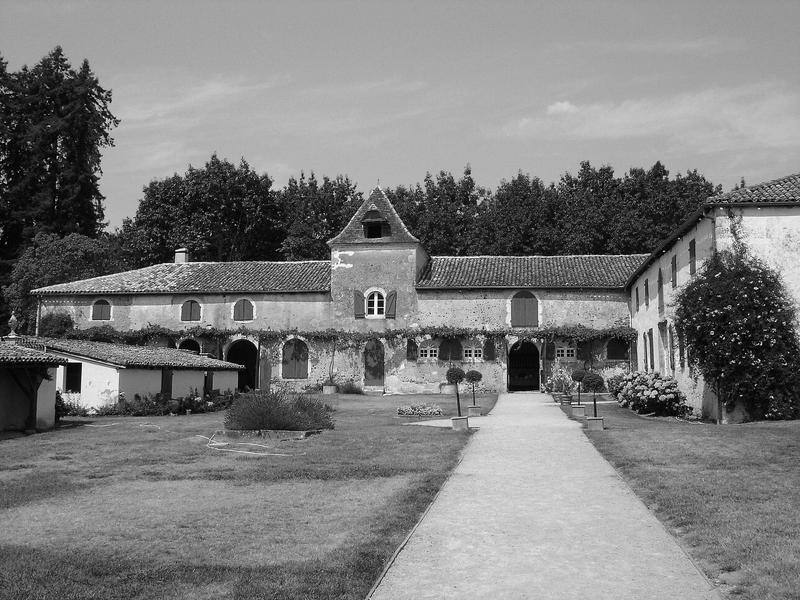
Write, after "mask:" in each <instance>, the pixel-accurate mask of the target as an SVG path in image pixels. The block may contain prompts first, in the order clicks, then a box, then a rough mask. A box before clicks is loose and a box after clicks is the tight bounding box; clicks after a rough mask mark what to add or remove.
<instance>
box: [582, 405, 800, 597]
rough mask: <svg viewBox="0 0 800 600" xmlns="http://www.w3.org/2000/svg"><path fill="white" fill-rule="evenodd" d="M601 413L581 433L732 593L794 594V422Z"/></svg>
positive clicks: (797, 560) (606, 409) (799, 574)
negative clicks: (598, 424)
mask: <svg viewBox="0 0 800 600" xmlns="http://www.w3.org/2000/svg"><path fill="white" fill-rule="evenodd" d="M587 414H588V411H587ZM598 414H599V415H600V416H602V417H604V421H605V427H606V430H605V431H603V432H591V433H590V432H588V431H587V432H586V435H587V436H588V437H589V438H590V439H591V441H592V443H594V445H595V446H596V447H597V449H598V450H599V451H600V452H601V453H602V454H603V456H605V457H606V459H608V460H609V461H610V462H611V463H612V464H613V465H614V466H615V467H616V469H617V470H618V471H619V472H620V474H621V475H622V476H623V477H624V478H625V480H626V481H627V482H628V483H629V484H630V486H631V487H632V488H633V490H634V491H635V492H636V494H637V495H638V496H639V497H640V498H642V499H643V500H644V502H645V503H646V504H647V505H648V506H649V507H650V508H651V509H652V510H653V511H654V512H655V514H656V515H657V516H658V518H659V519H660V520H661V521H662V522H663V523H664V524H665V525H666V526H667V528H668V529H670V530H671V531H672V532H673V533H674V535H675V536H676V537H677V538H678V540H679V541H680V542H681V543H682V545H683V546H684V548H685V549H686V550H687V551H688V553H689V554H690V555H691V556H692V558H693V559H694V560H695V562H696V563H697V564H698V565H699V566H700V567H701V568H702V569H703V571H704V572H705V573H706V575H707V576H708V577H709V578H710V579H712V580H714V581H716V582H718V583H719V584H720V587H721V589H722V590H723V591H724V592H725V593H726V594H727V595H728V596H729V597H731V598H742V599H748V600H750V599H752V600H772V599H774V600H777V599H779V598H780V599H782V600H785V599H795V600H798V599H800V585H798V582H800V505H798V498H800V496H798V494H799V493H800V469H798V464H800V422H798V421H792V422H760V423H748V424H743V425H724V426H719V425H712V424H704V423H689V422H686V421H679V420H676V419H669V418H644V417H641V416H638V415H636V414H635V413H633V412H632V411H630V410H628V409H624V408H621V407H619V406H617V405H616V404H603V405H601V406H598Z"/></svg>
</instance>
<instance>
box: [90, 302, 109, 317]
mask: <svg viewBox="0 0 800 600" xmlns="http://www.w3.org/2000/svg"><path fill="white" fill-rule="evenodd" d="M110 320H111V303H110V302H109V301H108V300H98V301H97V302H95V303H94V304H93V305H92V321H110Z"/></svg>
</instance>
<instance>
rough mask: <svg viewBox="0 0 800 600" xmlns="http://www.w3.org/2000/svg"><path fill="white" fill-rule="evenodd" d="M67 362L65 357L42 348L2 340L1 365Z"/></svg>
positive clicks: (0, 350)
mask: <svg viewBox="0 0 800 600" xmlns="http://www.w3.org/2000/svg"><path fill="white" fill-rule="evenodd" d="M20 341H22V340H20ZM23 343H24V342H23ZM65 364H67V360H66V359H65V358H60V357H58V356H53V355H52V354H45V353H44V352H42V351H41V350H35V349H34V348H28V347H27V346H22V345H20V344H17V343H16V342H7V341H0V366H8V365H65Z"/></svg>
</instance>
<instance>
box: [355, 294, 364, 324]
mask: <svg viewBox="0 0 800 600" xmlns="http://www.w3.org/2000/svg"><path fill="white" fill-rule="evenodd" d="M353 316H354V317H355V318H356V319H363V318H364V294H362V293H361V292H359V291H358V290H353Z"/></svg>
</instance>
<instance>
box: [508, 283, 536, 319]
mask: <svg viewBox="0 0 800 600" xmlns="http://www.w3.org/2000/svg"><path fill="white" fill-rule="evenodd" d="M511 326H512V327H538V326H539V302H538V301H537V300H536V296H534V295H533V294H531V293H530V292H526V291H522V292H517V293H516V294H514V297H513V298H511Z"/></svg>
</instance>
